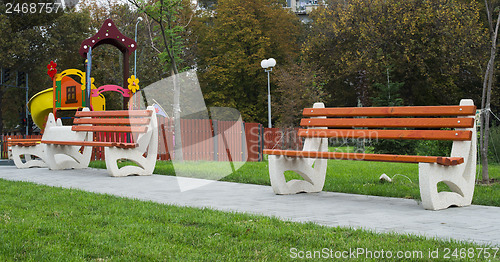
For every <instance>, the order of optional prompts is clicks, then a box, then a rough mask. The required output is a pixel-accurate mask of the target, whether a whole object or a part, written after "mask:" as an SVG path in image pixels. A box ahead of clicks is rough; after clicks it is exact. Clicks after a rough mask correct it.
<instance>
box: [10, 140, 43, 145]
mask: <svg viewBox="0 0 500 262" xmlns="http://www.w3.org/2000/svg"><path fill="white" fill-rule="evenodd" d="M38 144H40V141H38V142H11V143H10V144H8V146H36V145H38Z"/></svg>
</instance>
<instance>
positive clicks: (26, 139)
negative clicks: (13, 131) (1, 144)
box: [7, 138, 42, 142]
mask: <svg viewBox="0 0 500 262" xmlns="http://www.w3.org/2000/svg"><path fill="white" fill-rule="evenodd" d="M41 140H42V139H41V138H10V139H8V140H7V142H9V141H11V142H25V141H31V142H40V141H41Z"/></svg>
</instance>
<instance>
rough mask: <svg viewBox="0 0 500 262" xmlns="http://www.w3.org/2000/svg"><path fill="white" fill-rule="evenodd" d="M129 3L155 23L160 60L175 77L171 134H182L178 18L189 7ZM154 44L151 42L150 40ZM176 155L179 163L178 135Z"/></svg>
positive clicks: (162, 1) (174, 0) (175, 2)
mask: <svg viewBox="0 0 500 262" xmlns="http://www.w3.org/2000/svg"><path fill="white" fill-rule="evenodd" d="M128 1H129V2H130V3H131V4H133V5H134V6H135V7H137V8H138V9H139V10H141V11H142V12H144V14H146V15H147V16H148V17H149V18H151V19H152V20H153V21H155V22H156V24H157V27H158V28H156V29H159V35H157V36H155V37H154V39H155V40H156V41H159V42H160V43H161V44H162V45H160V46H161V47H160V49H157V50H158V51H159V55H158V56H159V58H160V60H161V61H162V62H163V63H164V64H165V66H166V68H167V67H168V68H169V70H170V72H171V75H172V77H174V81H173V83H174V105H173V107H174V108H173V111H174V132H175V134H180V133H181V122H180V93H181V90H180V88H181V86H180V85H179V83H178V81H177V80H176V79H175V77H176V75H177V74H179V69H178V64H179V63H180V62H181V61H182V59H181V53H182V49H183V48H182V43H183V41H182V38H181V33H182V32H184V26H183V22H184V21H182V19H181V18H182V17H181V16H180V13H181V10H182V8H183V4H185V5H188V6H190V2H188V1H183V0H168V1H167V0H159V1H156V2H146V1H141V0H128ZM151 41H152V42H153V40H151ZM174 150H175V156H176V160H179V161H182V160H183V159H182V158H183V153H182V139H181V136H180V135H176V136H175V148H174Z"/></svg>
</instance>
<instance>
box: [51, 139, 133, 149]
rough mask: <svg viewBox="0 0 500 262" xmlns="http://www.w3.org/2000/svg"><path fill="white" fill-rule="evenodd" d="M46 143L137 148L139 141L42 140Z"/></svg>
mask: <svg viewBox="0 0 500 262" xmlns="http://www.w3.org/2000/svg"><path fill="white" fill-rule="evenodd" d="M42 143H44V144H51V145H67V146H103V147H119V148H135V147H137V146H138V144H137V143H123V142H102V141H53V140H42Z"/></svg>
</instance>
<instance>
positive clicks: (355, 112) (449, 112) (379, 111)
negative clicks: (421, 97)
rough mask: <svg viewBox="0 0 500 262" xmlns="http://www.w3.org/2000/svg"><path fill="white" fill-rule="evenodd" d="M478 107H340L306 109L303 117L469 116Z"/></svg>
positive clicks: (474, 112)
mask: <svg viewBox="0 0 500 262" xmlns="http://www.w3.org/2000/svg"><path fill="white" fill-rule="evenodd" d="M475 114H476V106H400V107H338V108H305V109H304V111H303V115H304V116H306V117H314V116H330V117H345V116H469V115H475Z"/></svg>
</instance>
